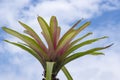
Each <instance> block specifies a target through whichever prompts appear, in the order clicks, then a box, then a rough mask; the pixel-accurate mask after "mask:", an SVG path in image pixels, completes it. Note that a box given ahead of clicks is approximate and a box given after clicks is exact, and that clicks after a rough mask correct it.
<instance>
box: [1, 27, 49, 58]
mask: <svg viewBox="0 0 120 80" xmlns="http://www.w3.org/2000/svg"><path fill="white" fill-rule="evenodd" d="M2 29H3V30H4V31H6V32H7V33H9V34H11V35H13V36H15V37H17V38H19V39H21V40H22V41H24V42H25V43H27V44H28V45H29V47H30V48H32V49H34V51H35V52H36V53H38V55H39V56H41V57H42V58H45V59H48V56H47V55H46V53H45V52H44V51H43V50H42V49H41V47H40V46H39V45H38V44H37V43H36V41H35V40H34V39H32V38H30V37H28V36H26V35H23V34H20V33H18V32H17V31H14V30H12V29H9V28H6V27H3V28H2Z"/></svg>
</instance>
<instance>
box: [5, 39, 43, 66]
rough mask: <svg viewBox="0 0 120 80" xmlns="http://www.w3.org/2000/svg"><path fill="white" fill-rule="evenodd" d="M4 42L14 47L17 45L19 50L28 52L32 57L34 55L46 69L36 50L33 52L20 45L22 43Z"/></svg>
mask: <svg viewBox="0 0 120 80" xmlns="http://www.w3.org/2000/svg"><path fill="white" fill-rule="evenodd" d="M4 41H5V42H8V43H10V44H13V45H15V46H17V47H19V48H21V49H23V50H25V51H27V52H28V53H30V54H31V55H33V56H34V57H35V58H36V59H37V60H39V61H40V63H41V64H42V66H43V68H44V63H43V61H42V59H41V57H40V56H39V55H38V54H37V53H36V52H35V51H34V50H32V49H30V48H28V47H26V46H24V45H23V44H20V43H15V42H11V41H8V40H4Z"/></svg>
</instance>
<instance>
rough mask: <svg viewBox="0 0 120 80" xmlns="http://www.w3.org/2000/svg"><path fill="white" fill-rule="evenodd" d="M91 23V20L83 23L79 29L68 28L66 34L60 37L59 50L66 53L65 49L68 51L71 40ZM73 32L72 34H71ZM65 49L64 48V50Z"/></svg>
mask: <svg viewBox="0 0 120 80" xmlns="http://www.w3.org/2000/svg"><path fill="white" fill-rule="evenodd" d="M89 24H90V22H86V23H85V24H83V25H82V26H81V27H80V28H78V29H77V30H74V29H73V28H71V29H70V30H68V31H67V32H66V33H65V35H63V37H62V38H61V39H60V41H59V43H58V48H57V52H62V54H63V53H64V51H66V50H67V49H68V47H69V44H70V42H71V41H72V40H73V39H74V38H75V37H76V36H77V35H78V34H79V33H80V32H81V31H82V30H83V29H85V28H86V27H87V26H88V25H89ZM71 34H72V35H71ZM63 49H64V50H63Z"/></svg>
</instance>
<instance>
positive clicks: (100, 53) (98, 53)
mask: <svg viewBox="0 0 120 80" xmlns="http://www.w3.org/2000/svg"><path fill="white" fill-rule="evenodd" d="M90 55H95V56H97V55H104V53H102V52H94V53H91V54H90Z"/></svg>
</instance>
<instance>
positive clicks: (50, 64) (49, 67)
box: [46, 62, 55, 80]
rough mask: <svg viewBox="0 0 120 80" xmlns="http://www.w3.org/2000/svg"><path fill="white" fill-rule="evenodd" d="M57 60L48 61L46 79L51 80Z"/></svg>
mask: <svg viewBox="0 0 120 80" xmlns="http://www.w3.org/2000/svg"><path fill="white" fill-rule="evenodd" d="M54 63H55V62H46V65H47V67H46V80H51V78H52V71H53V67H54Z"/></svg>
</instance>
